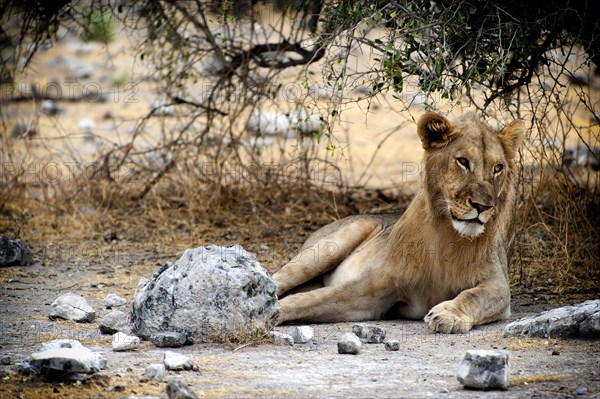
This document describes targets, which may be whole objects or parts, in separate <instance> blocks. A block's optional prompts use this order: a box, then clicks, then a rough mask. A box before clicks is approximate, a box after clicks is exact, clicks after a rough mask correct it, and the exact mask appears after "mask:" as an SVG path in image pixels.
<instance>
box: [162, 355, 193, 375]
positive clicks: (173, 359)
mask: <svg viewBox="0 0 600 399" xmlns="http://www.w3.org/2000/svg"><path fill="white" fill-rule="evenodd" d="M163 363H164V364H165V367H166V368H167V370H191V369H192V368H194V362H193V361H192V359H190V358H189V357H187V356H185V355H182V354H179V353H177V352H172V351H166V352H165V358H164V360H163Z"/></svg>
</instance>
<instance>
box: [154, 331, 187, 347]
mask: <svg viewBox="0 0 600 399" xmlns="http://www.w3.org/2000/svg"><path fill="white" fill-rule="evenodd" d="M150 341H152V343H153V344H154V345H156V346H158V347H159V348H179V347H181V346H184V345H185V344H186V343H187V336H186V335H185V334H182V333H178V332H173V331H167V332H160V333H156V334H154V335H153V336H152V337H150Z"/></svg>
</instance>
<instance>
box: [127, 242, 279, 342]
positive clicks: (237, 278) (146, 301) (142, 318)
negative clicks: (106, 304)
mask: <svg viewBox="0 0 600 399" xmlns="http://www.w3.org/2000/svg"><path fill="white" fill-rule="evenodd" d="M276 292H277V286H276V284H275V282H274V281H273V279H272V278H271V277H270V276H269V275H268V273H267V272H266V270H265V269H263V268H262V266H260V264H259V263H258V261H257V260H256V258H255V256H254V255H253V254H251V253H249V252H246V251H245V250H244V249H243V248H242V247H241V246H239V245H234V246H230V247H219V246H215V245H212V246H209V247H199V248H195V249H188V250H186V251H185V252H184V253H183V255H182V256H181V258H180V259H179V260H177V261H176V262H175V263H172V264H165V265H164V266H162V267H161V268H160V269H158V270H157V271H156V272H155V273H154V274H153V275H152V278H151V279H150V280H148V279H141V280H140V283H139V284H138V287H137V289H136V293H135V295H134V298H133V301H132V305H131V322H132V324H133V333H134V334H135V335H138V336H140V337H142V338H145V339H150V338H151V337H152V336H153V335H155V334H157V333H161V332H178V333H181V334H184V335H185V336H186V337H187V340H188V341H189V342H191V343H195V342H207V341H209V340H210V339H211V338H212V337H218V339H220V340H221V339H223V338H228V339H235V338H236V337H237V336H239V334H246V333H252V332H255V331H257V330H261V329H263V330H264V329H266V330H268V329H270V328H272V326H273V325H274V324H275V322H276V320H277V317H278V316H279V311H280V308H279V303H278V302H277V295H276Z"/></svg>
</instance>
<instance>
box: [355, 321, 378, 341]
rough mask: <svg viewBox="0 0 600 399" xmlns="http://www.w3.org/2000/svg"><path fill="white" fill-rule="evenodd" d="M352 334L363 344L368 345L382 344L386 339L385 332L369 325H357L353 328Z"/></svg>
mask: <svg viewBox="0 0 600 399" xmlns="http://www.w3.org/2000/svg"><path fill="white" fill-rule="evenodd" d="M352 332H353V333H354V335H356V336H357V337H358V338H360V340H361V341H362V342H366V343H368V344H380V343H382V342H383V341H384V339H385V330H384V329H382V328H380V327H377V326H372V325H369V324H355V325H353V326H352Z"/></svg>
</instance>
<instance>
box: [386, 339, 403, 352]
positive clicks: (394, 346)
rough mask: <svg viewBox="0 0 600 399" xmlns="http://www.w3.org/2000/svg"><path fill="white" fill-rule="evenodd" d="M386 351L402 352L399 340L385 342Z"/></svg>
mask: <svg viewBox="0 0 600 399" xmlns="http://www.w3.org/2000/svg"><path fill="white" fill-rule="evenodd" d="M385 350H386V351H399V350H400V342H399V341H397V340H391V341H385Z"/></svg>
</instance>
